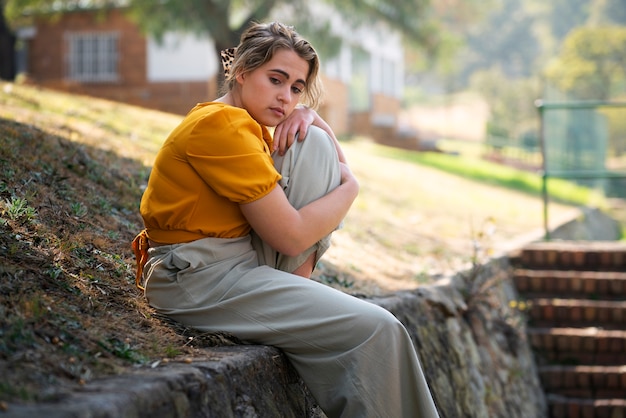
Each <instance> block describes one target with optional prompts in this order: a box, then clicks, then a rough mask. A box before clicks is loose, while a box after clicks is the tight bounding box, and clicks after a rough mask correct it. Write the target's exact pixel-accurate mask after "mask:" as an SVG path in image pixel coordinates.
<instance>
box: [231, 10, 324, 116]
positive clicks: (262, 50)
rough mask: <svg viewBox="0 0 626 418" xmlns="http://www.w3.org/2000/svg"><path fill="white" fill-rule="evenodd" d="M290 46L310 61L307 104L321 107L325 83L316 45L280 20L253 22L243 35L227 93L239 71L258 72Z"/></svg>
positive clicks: (306, 94) (305, 98) (305, 92)
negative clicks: (276, 54)
mask: <svg viewBox="0 0 626 418" xmlns="http://www.w3.org/2000/svg"><path fill="white" fill-rule="evenodd" d="M280 49H289V50H291V51H294V52H295V53H296V54H297V55H298V56H299V57H300V58H302V59H303V60H305V61H306V62H307V63H308V64H309V72H308V74H307V77H306V80H305V81H306V87H305V89H304V92H303V95H302V99H301V100H300V101H301V102H302V103H303V104H305V105H307V106H309V107H312V108H314V109H315V108H317V107H318V106H319V104H320V100H321V96H322V85H321V81H320V79H319V67H320V63H319V58H318V56H317V52H316V51H315V49H313V46H312V45H311V44H310V43H309V42H308V41H307V40H306V39H304V38H302V37H301V36H300V35H299V34H298V33H297V32H296V31H295V29H294V28H293V27H292V26H287V25H284V24H282V23H279V22H272V23H265V24H261V23H252V25H251V26H250V27H249V28H248V29H246V31H245V32H244V33H243V34H242V35H241V40H240V42H239V45H238V46H237V48H236V50H235V57H234V61H233V63H232V67H231V68H230V70H229V71H228V74H227V75H226V80H225V82H224V89H225V90H226V91H225V92H228V91H231V90H233V89H234V88H235V85H236V84H237V81H236V79H235V77H236V76H237V74H241V73H247V72H250V71H254V70H255V69H257V68H258V67H260V66H262V65H263V64H265V63H266V62H268V61H269V60H271V59H272V57H273V56H274V54H275V53H276V51H278V50H280Z"/></svg>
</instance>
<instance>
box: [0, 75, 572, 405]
mask: <svg viewBox="0 0 626 418" xmlns="http://www.w3.org/2000/svg"><path fill="white" fill-rule="evenodd" d="M180 119H181V117H180V116H176V115H169V114H164V113H160V112H154V111H148V110H143V109H138V108H133V107H129V106H124V105H120V104H116V103H111V102H107V101H102V100H95V99H90V98H84V97H76V96H68V95H63V94H57V93H53V92H50V91H45V90H40V89H36V88H27V87H23V86H13V85H9V84H0V375H2V376H3V379H2V381H1V382H0V402H7V401H23V402H26V401H37V400H42V399H51V398H55V397H59V396H62V394H63V393H64V392H65V391H67V390H71V389H72V388H74V387H76V386H79V385H81V384H83V383H84V382H86V381H89V380H90V379H93V378H95V377H98V376H103V375H107V374H111V373H118V372H120V371H124V370H126V369H127V368H128V367H131V366H133V365H135V366H136V365H141V366H143V367H149V365H150V364H151V363H153V362H155V361H163V360H162V359H169V361H175V360H181V359H183V358H185V357H187V356H193V355H194V354H195V353H196V350H197V348H198V347H199V346H206V345H212V344H224V343H228V339H226V340H224V339H223V338H221V337H219V338H215V339H212V338H203V336H200V335H197V334H194V333H193V332H192V331H191V330H186V329H182V328H180V327H175V326H172V325H171V324H168V323H167V322H164V321H162V320H161V319H160V318H158V317H156V316H155V315H154V313H153V311H152V310H151V309H150V307H149V306H147V304H146V302H145V301H144V299H143V297H142V296H141V294H140V293H139V292H138V291H137V290H136V289H135V287H134V258H133V255H132V251H131V248H130V242H131V240H132V238H133V236H134V234H135V233H136V232H138V231H139V230H140V228H141V219H140V217H139V216H138V204H139V200H140V197H141V191H142V185H143V184H145V182H146V180H147V176H148V173H149V166H150V164H151V163H152V161H153V158H154V156H155V154H156V151H157V150H158V148H159V146H160V144H161V142H162V141H163V140H164V138H165V137H166V135H167V134H168V133H169V131H170V130H171V129H172V128H174V127H175V125H176V124H177V123H178V122H179V121H180ZM372 147H373V145H372V144H371V143H370V142H368V141H366V140H355V141H353V142H348V143H346V144H345V148H346V153H347V154H348V157H349V158H350V159H351V161H352V165H353V169H354V171H355V172H356V174H357V176H358V177H359V178H360V181H361V185H362V193H361V195H360V197H359V198H358V200H357V202H356V204H355V206H354V208H353V210H352V212H351V213H350V215H349V216H348V218H347V219H346V221H345V227H344V229H343V230H341V231H339V232H337V233H336V234H335V237H334V241H335V246H334V247H333V248H332V249H331V250H330V251H329V252H328V254H327V256H326V257H325V259H324V261H323V262H322V263H321V265H320V268H319V269H318V271H317V272H316V278H317V279H318V280H321V281H323V282H325V283H327V284H329V285H332V286H335V287H339V288H342V289H344V290H345V291H347V292H354V293H368V294H378V293H384V292H388V291H392V290H395V289H399V288H405V287H413V286H416V285H418V284H420V283H426V282H428V281H431V280H433V276H436V275H438V274H445V273H448V272H451V271H454V270H456V269H458V268H460V267H461V266H463V265H466V263H467V262H469V261H471V259H472V257H473V256H474V255H476V252H475V248H474V246H473V245H474V244H473V243H474V241H476V242H477V241H480V242H481V243H483V244H485V243H486V244H487V247H489V246H493V248H497V247H498V246H501V245H504V244H505V243H507V242H509V241H510V240H512V239H514V238H517V237H519V236H520V235H522V234H525V233H527V232H528V231H529V230H537V229H539V228H540V226H541V204H540V201H539V199H538V198H537V197H529V196H526V195H521V194H519V193H514V192H509V191H507V190H497V189H494V188H492V187H487V186H482V185H479V184H475V183H473V182H471V181H468V180H465V179H462V178H458V177H455V176H450V175H447V174H445V173H441V172H439V171H436V170H433V169H429V168H424V167H420V166H416V165H413V164H409V163H406V162H399V161H394V160H389V159H385V158H382V157H378V156H376V154H375V151H374V149H373V148H372ZM555 210H556V211H557V212H558V213H564V212H565V211H567V210H569V208H567V207H558V208H556V209H555ZM494 225H495V227H496V229H495V232H494V233H493V234H489V232H490V231H491V228H492V226H494ZM205 337H206V336H205Z"/></svg>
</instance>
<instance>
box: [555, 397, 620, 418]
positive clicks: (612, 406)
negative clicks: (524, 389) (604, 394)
mask: <svg viewBox="0 0 626 418" xmlns="http://www.w3.org/2000/svg"><path fill="white" fill-rule="evenodd" d="M547 401H548V408H549V411H548V415H549V416H550V417H551V418H623V417H626V399H584V398H569V397H566V396H560V395H548V396H547Z"/></svg>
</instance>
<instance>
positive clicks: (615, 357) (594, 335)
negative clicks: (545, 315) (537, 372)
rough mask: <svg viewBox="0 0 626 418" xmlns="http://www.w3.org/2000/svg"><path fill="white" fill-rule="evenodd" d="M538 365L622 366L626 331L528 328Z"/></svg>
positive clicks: (625, 353) (624, 361)
mask: <svg viewBox="0 0 626 418" xmlns="http://www.w3.org/2000/svg"><path fill="white" fill-rule="evenodd" d="M527 333H528V337H529V340H530V344H531V347H532V348H533V350H534V351H535V353H536V358H537V362H538V364H539V365H540V366H541V365H545V364H569V365H597V366H600V365H625V364H626V331H624V330H604V329H599V328H594V327H591V328H528V331H527Z"/></svg>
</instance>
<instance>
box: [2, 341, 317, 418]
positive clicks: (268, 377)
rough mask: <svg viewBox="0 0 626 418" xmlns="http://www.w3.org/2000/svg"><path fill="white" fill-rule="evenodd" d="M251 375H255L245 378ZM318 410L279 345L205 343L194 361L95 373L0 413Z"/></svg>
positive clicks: (29, 416) (281, 413)
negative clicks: (58, 395)
mask: <svg viewBox="0 0 626 418" xmlns="http://www.w3.org/2000/svg"><path fill="white" fill-rule="evenodd" d="M250 376H254V379H250ZM218 416H219V417H257V416H263V417H268V418H271V417H276V418H279V417H280V418H283V417H294V418H302V417H307V418H313V417H323V414H322V412H321V411H320V410H319V408H318V407H317V406H316V405H315V401H314V400H313V398H312V397H311V395H310V394H309V392H308V389H307V388H306V386H305V385H304V383H303V382H302V380H301V379H300V377H299V376H298V374H297V373H296V371H295V370H294V369H293V367H292V366H291V364H290V363H289V362H288V361H287V359H286V357H285V356H284V355H283V354H282V353H281V352H280V351H279V350H278V349H276V348H273V347H266V346H255V345H242V346H233V347H216V348H210V349H206V358H194V359H193V361H192V363H190V364H186V363H169V364H167V365H165V366H157V367H155V368H150V367H144V368H140V369H138V370H136V371H132V372H129V373H127V374H125V375H121V376H116V377H111V378H105V379H99V380H94V381H93V382H90V383H88V384H86V385H85V386H84V387H83V388H82V389H81V390H79V391H75V392H73V393H71V394H69V395H68V396H66V397H63V398H62V399H59V400H57V401H55V402H48V403H40V404H37V405H18V404H9V405H8V408H7V410H6V411H4V412H0V417H1V418H33V417H45V418H73V417H76V418H79V417H80V418H83V417H89V418H122V417H128V418H131V417H132V418H144V417H145V418H157V417H159V418H178V417H218Z"/></svg>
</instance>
